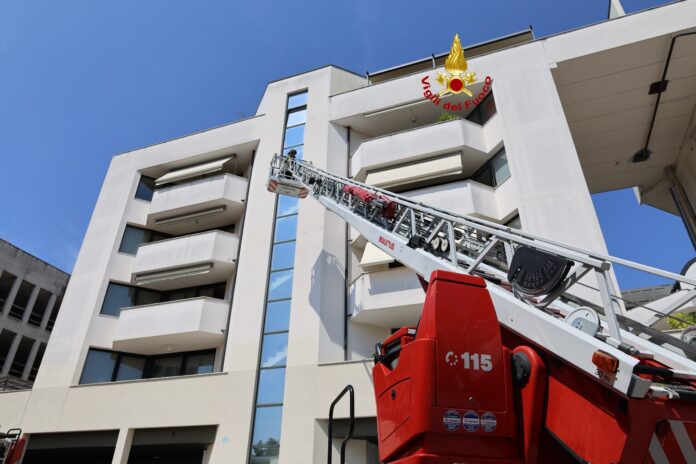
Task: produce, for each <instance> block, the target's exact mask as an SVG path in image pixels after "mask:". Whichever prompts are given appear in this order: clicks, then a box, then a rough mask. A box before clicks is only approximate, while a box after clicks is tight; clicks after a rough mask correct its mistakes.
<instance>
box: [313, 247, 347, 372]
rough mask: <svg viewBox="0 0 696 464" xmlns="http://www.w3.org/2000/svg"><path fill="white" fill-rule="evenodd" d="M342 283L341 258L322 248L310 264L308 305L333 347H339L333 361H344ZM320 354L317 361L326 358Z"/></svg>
mask: <svg viewBox="0 0 696 464" xmlns="http://www.w3.org/2000/svg"><path fill="white" fill-rule="evenodd" d="M345 282H346V277H345V269H344V267H343V264H342V263H341V261H339V260H338V258H336V257H335V256H334V255H332V254H331V253H329V252H327V251H326V250H322V252H321V254H320V255H319V257H318V258H317V260H316V261H315V262H314V265H313V266H312V281H311V288H310V291H309V304H310V306H311V307H312V309H314V311H315V312H316V313H317V315H319V318H320V320H321V330H322V331H323V333H325V334H326V335H328V338H329V340H330V341H331V343H332V344H333V345H334V346H337V347H340V351H341V357H340V359H335V360H334V361H339V360H340V361H343V355H342V353H343V338H344V332H343V330H344V328H343V325H344V324H345V323H346V321H345V318H346V316H345V312H346V308H345V298H346V294H345V292H346V289H345ZM320 339H321V337H320ZM320 347H321V342H320ZM319 356H320V361H325V360H322V359H321V357H322V353H319Z"/></svg>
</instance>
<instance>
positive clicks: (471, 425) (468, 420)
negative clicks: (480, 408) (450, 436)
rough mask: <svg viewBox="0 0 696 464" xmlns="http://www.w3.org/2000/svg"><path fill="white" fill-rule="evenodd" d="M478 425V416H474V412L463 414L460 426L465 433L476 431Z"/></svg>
mask: <svg viewBox="0 0 696 464" xmlns="http://www.w3.org/2000/svg"><path fill="white" fill-rule="evenodd" d="M479 424H480V421H479V415H478V414H476V411H471V410H469V411H467V412H465V413H464V417H462V425H463V426H464V429H465V430H466V431H467V432H475V431H477V430H478V428H479Z"/></svg>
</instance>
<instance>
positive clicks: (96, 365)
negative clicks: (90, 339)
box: [80, 349, 118, 384]
mask: <svg viewBox="0 0 696 464" xmlns="http://www.w3.org/2000/svg"><path fill="white" fill-rule="evenodd" d="M117 357H118V354H117V353H112V352H110V351H102V350H93V349H90V350H89V352H88V353H87V360H86V361H85V367H84V369H83V370H82V377H80V383H81V384H85V383H97V382H111V376H112V375H113V373H114V367H115V366H116V358H117Z"/></svg>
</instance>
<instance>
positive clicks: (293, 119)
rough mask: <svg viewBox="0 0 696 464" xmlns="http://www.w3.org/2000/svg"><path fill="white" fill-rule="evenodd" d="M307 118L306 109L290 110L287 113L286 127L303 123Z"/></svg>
mask: <svg viewBox="0 0 696 464" xmlns="http://www.w3.org/2000/svg"><path fill="white" fill-rule="evenodd" d="M306 120H307V109H306V108H305V109H303V110H296V111H291V112H289V113H288V124H287V127H291V126H296V125H298V124H304V122H305V121H306Z"/></svg>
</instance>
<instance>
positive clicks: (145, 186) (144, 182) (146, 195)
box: [135, 176, 155, 201]
mask: <svg viewBox="0 0 696 464" xmlns="http://www.w3.org/2000/svg"><path fill="white" fill-rule="evenodd" d="M154 192H155V179H153V178H151V177H145V176H140V181H139V182H138V188H137V190H136V191H135V198H140V199H141V200H145V201H152V194H153V193H154Z"/></svg>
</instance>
